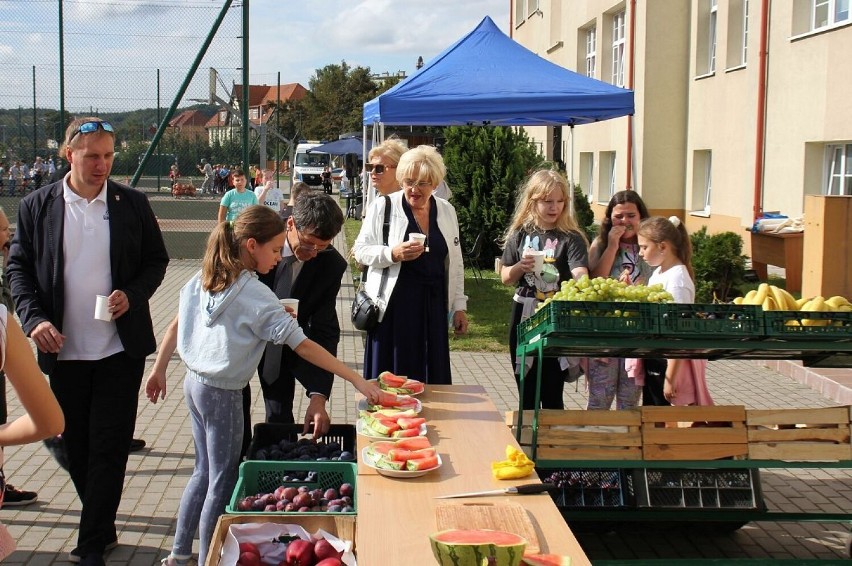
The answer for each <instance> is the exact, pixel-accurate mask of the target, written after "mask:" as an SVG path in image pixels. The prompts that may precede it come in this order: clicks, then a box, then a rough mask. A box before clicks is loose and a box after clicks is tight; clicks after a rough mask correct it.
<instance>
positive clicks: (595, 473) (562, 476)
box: [537, 468, 635, 509]
mask: <svg viewBox="0 0 852 566" xmlns="http://www.w3.org/2000/svg"><path fill="white" fill-rule="evenodd" d="M537 471H538V475H539V477H540V478H541V479H542V481H543V482H546V483H553V484H556V485H557V487H558V489H556V490H554V491H551V492H550V496H551V497H552V498H553V502H554V503H555V504H556V506H557V507H558V508H559V509H578V508H607V509H614V508H628V507H633V506H634V504H635V497H634V493H633V479H632V477H631V474H630V473H629V470H624V469H620V468H615V469H609V468H607V469H598V468H596V469H539V470H537Z"/></svg>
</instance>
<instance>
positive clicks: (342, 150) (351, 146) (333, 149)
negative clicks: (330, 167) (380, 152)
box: [308, 136, 373, 155]
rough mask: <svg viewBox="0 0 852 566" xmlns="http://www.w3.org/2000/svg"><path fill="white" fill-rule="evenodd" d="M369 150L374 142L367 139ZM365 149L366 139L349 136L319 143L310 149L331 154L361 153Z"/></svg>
mask: <svg viewBox="0 0 852 566" xmlns="http://www.w3.org/2000/svg"><path fill="white" fill-rule="evenodd" d="M366 145H367V151H370V148H372V147H373V144H372V142H370V140H367V144H366ZM363 150H364V140H362V139H361V138H359V137H354V136H353V137H348V138H341V139H339V140H334V141H332V142H328V143H324V144H322V145H318V146H316V147H313V148H311V149H309V150H308V152H311V151H316V152H319V153H330V154H331V155H346V154H347V153H361V152H362V151H363Z"/></svg>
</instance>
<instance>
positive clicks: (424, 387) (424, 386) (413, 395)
mask: <svg viewBox="0 0 852 566" xmlns="http://www.w3.org/2000/svg"><path fill="white" fill-rule="evenodd" d="M367 381H373V382H378V380H377V379H368V380H367ZM411 381H417V383H423V382H422V381H418V380H417V379H412V380H411ZM381 387H382V386H381V385H379V388H380V389H381ZM382 391H385V390H384V389H382ZM424 391H426V385H425V384H424V385H423V391H420V392H418V393H408V396H409V397H416V396H417V395H420V394H421V393H423V392H424Z"/></svg>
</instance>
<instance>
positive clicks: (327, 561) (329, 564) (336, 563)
mask: <svg viewBox="0 0 852 566" xmlns="http://www.w3.org/2000/svg"><path fill="white" fill-rule="evenodd" d="M314 566H343V562H341V561H340V558H334V557H333V556H332V557H331V558H324V559H322V560H320V561H319V562H317V563H316V564H314Z"/></svg>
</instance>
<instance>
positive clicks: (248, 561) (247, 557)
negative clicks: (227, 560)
mask: <svg viewBox="0 0 852 566" xmlns="http://www.w3.org/2000/svg"><path fill="white" fill-rule="evenodd" d="M237 564H239V565H240V566H260V555H259V554H255V553H253V552H243V553H242V554H240V559H239V561H237Z"/></svg>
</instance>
